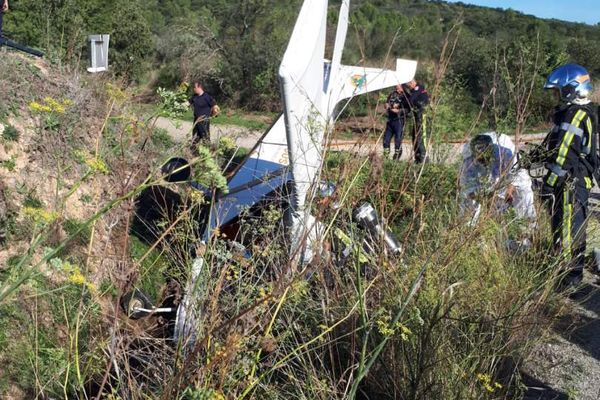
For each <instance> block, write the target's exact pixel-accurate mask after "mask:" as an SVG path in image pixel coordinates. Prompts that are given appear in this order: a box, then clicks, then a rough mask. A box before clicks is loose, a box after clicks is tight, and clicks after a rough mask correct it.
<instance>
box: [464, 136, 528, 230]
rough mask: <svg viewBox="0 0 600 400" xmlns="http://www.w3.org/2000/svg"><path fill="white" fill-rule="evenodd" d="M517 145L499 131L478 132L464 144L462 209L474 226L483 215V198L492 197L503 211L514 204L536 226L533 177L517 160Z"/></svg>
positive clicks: (492, 200)
mask: <svg viewBox="0 0 600 400" xmlns="http://www.w3.org/2000/svg"><path fill="white" fill-rule="evenodd" d="M516 161H517V160H516V152H515V145H514V143H513V142H512V140H511V139H510V138H509V137H508V136H506V135H503V134H497V133H495V132H488V133H482V134H480V135H477V136H475V137H474V138H473V139H472V140H471V141H470V142H469V143H467V144H465V145H464V147H463V164H462V168H461V174H460V196H461V212H462V215H463V216H464V217H465V218H468V219H469V225H470V226H473V225H474V224H475V223H476V222H477V220H478V219H479V215H480V213H481V208H482V204H481V202H482V200H483V199H489V200H491V204H492V208H494V209H495V210H497V211H499V212H504V211H506V210H507V209H508V208H509V207H512V208H513V209H514V211H515V214H516V215H517V217H518V218H519V219H523V220H526V221H528V222H529V227H530V228H533V227H534V226H535V220H536V216H537V215H536V211H535V207H534V200H533V190H532V182H531V177H530V176H529V174H528V172H527V171H526V170H525V169H522V168H519V167H518V165H517V162H516Z"/></svg>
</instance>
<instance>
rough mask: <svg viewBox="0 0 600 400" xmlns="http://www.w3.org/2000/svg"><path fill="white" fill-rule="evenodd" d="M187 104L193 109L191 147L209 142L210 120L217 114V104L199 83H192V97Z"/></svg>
mask: <svg viewBox="0 0 600 400" xmlns="http://www.w3.org/2000/svg"><path fill="white" fill-rule="evenodd" d="M189 102H190V105H191V106H192V107H193V109H194V129H193V132H192V143H193V145H194V146H195V145H197V144H198V143H199V142H200V141H207V142H210V119H211V117H213V116H214V115H215V114H216V113H217V112H218V108H217V102H216V101H215V99H213V98H212V96H211V95H209V94H208V93H206V92H205V91H204V88H203V87H202V83H201V82H199V81H195V82H194V95H193V96H192V97H191V98H190V100H189Z"/></svg>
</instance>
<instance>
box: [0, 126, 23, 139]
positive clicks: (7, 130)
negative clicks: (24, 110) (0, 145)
mask: <svg viewBox="0 0 600 400" xmlns="http://www.w3.org/2000/svg"><path fill="white" fill-rule="evenodd" d="M19 137H20V133H19V131H18V130H17V128H15V127H14V126H12V125H6V126H5V127H4V131H3V132H2V138H3V139H4V140H6V141H9V142H18V141H19Z"/></svg>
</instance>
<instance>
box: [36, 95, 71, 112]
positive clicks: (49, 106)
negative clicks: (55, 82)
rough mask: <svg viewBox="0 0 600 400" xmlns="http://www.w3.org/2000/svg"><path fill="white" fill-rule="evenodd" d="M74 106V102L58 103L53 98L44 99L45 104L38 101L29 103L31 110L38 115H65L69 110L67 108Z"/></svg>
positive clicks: (67, 100) (68, 100)
mask: <svg viewBox="0 0 600 400" xmlns="http://www.w3.org/2000/svg"><path fill="white" fill-rule="evenodd" d="M72 105H73V101H72V100H70V99H65V100H63V101H58V100H55V99H53V98H52V97H46V98H45V99H44V104H42V103H38V102H37V101H32V102H31V103H29V109H30V110H31V111H34V112H38V113H57V114H64V113H65V111H66V110H67V107H70V106H72Z"/></svg>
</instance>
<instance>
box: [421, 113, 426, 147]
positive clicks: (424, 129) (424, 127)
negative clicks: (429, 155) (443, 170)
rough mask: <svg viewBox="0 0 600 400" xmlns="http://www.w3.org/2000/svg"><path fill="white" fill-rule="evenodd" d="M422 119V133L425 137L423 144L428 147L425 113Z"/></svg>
mask: <svg viewBox="0 0 600 400" xmlns="http://www.w3.org/2000/svg"><path fill="white" fill-rule="evenodd" d="M422 118H423V119H422V120H421V135H422V137H423V146H425V147H427V116H426V115H425V114H423V117H422Z"/></svg>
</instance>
